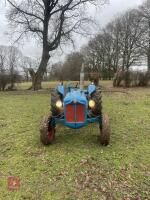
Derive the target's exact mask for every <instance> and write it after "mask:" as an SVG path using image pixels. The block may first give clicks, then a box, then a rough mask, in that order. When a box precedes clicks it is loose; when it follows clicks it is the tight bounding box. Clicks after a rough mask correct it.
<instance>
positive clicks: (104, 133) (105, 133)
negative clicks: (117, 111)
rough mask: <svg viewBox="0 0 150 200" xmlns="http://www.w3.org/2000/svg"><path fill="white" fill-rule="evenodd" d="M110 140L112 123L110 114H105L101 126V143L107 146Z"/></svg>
mask: <svg viewBox="0 0 150 200" xmlns="http://www.w3.org/2000/svg"><path fill="white" fill-rule="evenodd" d="M109 142H110V124H109V118H108V115H104V116H103V119H102V126H101V128H100V143H101V145H103V146H107V145H108V144H109Z"/></svg>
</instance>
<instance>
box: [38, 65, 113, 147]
mask: <svg viewBox="0 0 150 200" xmlns="http://www.w3.org/2000/svg"><path fill="white" fill-rule="evenodd" d="M83 84H84V66H83V67H82V70H81V73H80V87H78V85H77V86H75V87H73V86H71V85H68V87H65V86H64V85H63V84H60V85H58V86H57V88H56V89H54V90H53V91H52V92H51V114H49V115H47V116H45V117H44V118H43V120H42V122H41V127H40V139H41V142H42V143H43V144H44V145H48V144H52V143H53V141H54V139H55V132H56V129H55V127H56V125H57V124H60V123H61V124H63V125H64V126H67V127H69V128H72V129H79V128H82V127H84V126H86V125H88V124H89V123H94V122H96V123H98V124H99V137H98V138H99V139H98V140H99V143H100V144H101V145H104V146H107V145H108V144H109V141H110V126H109V119H108V116H106V115H103V114H102V96H101V88H100V87H96V86H95V85H94V83H91V84H90V85H89V86H88V88H87V90H84V89H83Z"/></svg>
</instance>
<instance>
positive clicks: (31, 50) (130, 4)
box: [0, 0, 143, 61]
mask: <svg viewBox="0 0 150 200" xmlns="http://www.w3.org/2000/svg"><path fill="white" fill-rule="evenodd" d="M3 2H5V1H4V0H1V2H0V45H11V44H12V41H11V39H10V38H9V37H8V35H7V32H8V31H9V28H8V22H7V20H6V18H5V11H6V7H5V3H3ZM109 2H110V3H109V5H105V6H103V7H102V8H96V9H94V8H93V7H89V14H90V15H91V16H92V17H94V18H95V20H96V21H97V23H98V24H99V25H98V27H97V30H95V31H94V32H96V31H98V30H99V29H100V27H102V26H104V25H106V24H107V23H108V22H109V21H110V20H111V19H112V18H113V17H115V16H117V15H119V13H121V12H124V11H126V10H127V9H128V8H135V7H137V6H138V5H140V4H141V3H142V2H143V0H109ZM88 39H89V38H83V37H82V36H79V35H78V36H76V37H75V46H76V50H78V49H79V48H80V47H81V46H82V45H83V44H86V43H87V41H88ZM19 48H20V50H21V51H22V52H23V54H24V55H26V56H30V57H35V58H36V57H40V54H41V47H40V45H38V44H37V42H36V41H34V40H30V41H26V42H25V44H24V45H23V46H20V47H19ZM63 50H64V53H63V54H62V55H61V56H60V54H59V53H55V59H54V60H55V61H60V60H61V59H62V58H63V57H64V55H65V54H66V53H69V52H71V51H72V48H71V47H66V48H64V49H63Z"/></svg>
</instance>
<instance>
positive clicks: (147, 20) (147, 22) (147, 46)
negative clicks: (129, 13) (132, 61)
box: [138, 0, 150, 71]
mask: <svg viewBox="0 0 150 200" xmlns="http://www.w3.org/2000/svg"><path fill="white" fill-rule="evenodd" d="M138 11H139V16H140V17H142V20H143V26H144V28H145V32H144V33H145V34H143V39H142V43H141V48H142V49H143V50H144V52H145V54H146V56H147V64H148V71H150V0H146V1H145V2H144V3H143V5H142V6H140V7H139V10H138Z"/></svg>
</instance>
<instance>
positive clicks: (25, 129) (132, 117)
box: [0, 81, 150, 200]
mask: <svg viewBox="0 0 150 200" xmlns="http://www.w3.org/2000/svg"><path fill="white" fill-rule="evenodd" d="M101 84H102V85H103V86H104V87H106V88H110V87H111V85H112V83H111V82H107V81H106V82H101ZM55 85H56V83H55V82H53V83H43V87H44V88H51V87H53V86H55ZM28 86H30V83H28V84H20V85H18V88H20V89H22V90H23V89H27V88H28ZM123 91H124V92H127V93H119V92H113V93H110V92H105V93H103V107H104V112H105V113H108V115H109V117H110V123H111V128H112V136H111V143H110V145H109V146H108V147H102V146H99V144H98V142H97V135H98V134H99V132H98V125H96V124H92V125H91V126H89V127H85V128H83V129H80V130H71V129H68V128H64V127H58V128H57V134H56V142H55V144H53V145H52V146H48V147H44V146H43V145H42V144H41V143H40V140H39V122H40V120H41V118H42V116H43V115H44V114H45V113H47V112H48V111H49V109H50V106H49V102H50V94H49V91H47V90H45V91H44V92H42V91H41V92H40V91H39V92H32V91H30V92H29V91H20V92H17V91H16V92H15V91H14V92H0V200H3V199H5V200H15V199H16V200H25V199H26V200H61V199H62V200H63V199H64V200H77V199H78V200H118V199H119V200H125V199H126V200H146V199H147V200H148V199H150V89H149V88H134V89H128V90H126V89H124V90H123ZM9 176H19V177H20V179H21V187H20V189H19V190H18V191H13V192H12V191H9V190H8V188H7V178H8V177H9Z"/></svg>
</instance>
